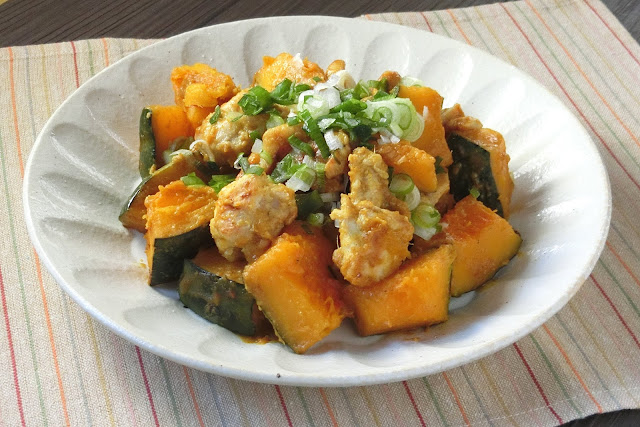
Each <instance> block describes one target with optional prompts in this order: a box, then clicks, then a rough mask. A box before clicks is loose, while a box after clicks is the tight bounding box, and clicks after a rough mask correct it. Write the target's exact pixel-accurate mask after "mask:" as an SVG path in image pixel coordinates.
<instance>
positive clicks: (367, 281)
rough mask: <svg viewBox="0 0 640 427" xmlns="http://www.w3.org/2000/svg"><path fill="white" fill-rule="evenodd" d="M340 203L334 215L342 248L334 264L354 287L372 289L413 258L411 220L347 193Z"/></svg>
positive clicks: (334, 255)
mask: <svg viewBox="0 0 640 427" xmlns="http://www.w3.org/2000/svg"><path fill="white" fill-rule="evenodd" d="M340 203H341V206H340V209H336V210H334V211H333V212H332V213H331V218H332V219H334V220H338V221H340V247H339V248H338V249H336V250H335V251H334V252H333V262H334V263H335V264H336V265H337V266H338V267H339V268H340V272H341V273H342V275H343V276H344V278H345V279H347V281H349V283H351V284H352V285H356V286H368V285H372V284H374V283H376V282H378V281H380V280H382V279H384V278H385V277H387V276H389V275H390V274H391V273H393V272H394V271H396V269H397V268H398V267H399V266H400V264H401V263H402V261H404V260H405V259H406V258H408V257H409V249H408V248H409V242H410V241H411V238H412V237H413V226H412V225H411V223H410V222H409V219H408V218H407V217H406V216H404V215H402V214H401V213H399V212H397V211H392V210H389V209H383V208H380V207H378V206H375V205H374V204H373V203H371V202H370V201H368V200H363V201H360V202H358V203H353V201H352V199H351V196H349V195H346V194H343V195H342V197H341V200H340Z"/></svg>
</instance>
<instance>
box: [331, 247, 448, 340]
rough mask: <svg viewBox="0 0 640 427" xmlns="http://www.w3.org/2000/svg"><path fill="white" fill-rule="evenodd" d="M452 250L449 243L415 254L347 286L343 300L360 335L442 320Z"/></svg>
mask: <svg viewBox="0 0 640 427" xmlns="http://www.w3.org/2000/svg"><path fill="white" fill-rule="evenodd" d="M454 258H455V251H454V250H453V247H452V246H451V245H442V246H440V247H438V248H436V249H433V250H430V251H427V252H425V253H421V254H418V255H417V256H416V257H414V258H412V259H411V260H409V261H407V262H405V263H404V264H403V265H402V266H401V267H400V269H398V271H396V272H395V273H394V274H392V275H391V276H389V277H388V278H386V279H384V280H382V281H380V282H378V283H376V284H374V285H372V286H369V287H356V286H348V287H347V288H346V289H345V292H344V295H345V301H346V302H347V304H348V305H349V306H350V307H351V308H352V309H353V312H354V319H355V323H356V327H357V329H358V333H359V334H360V335H363V336H368V335H374V334H382V333H386V332H391V331H397V330H403V329H410V328H415V327H419V326H427V325H432V324H435V323H440V322H444V321H446V320H447V318H448V309H449V284H450V280H451V266H452V263H453V260H454Z"/></svg>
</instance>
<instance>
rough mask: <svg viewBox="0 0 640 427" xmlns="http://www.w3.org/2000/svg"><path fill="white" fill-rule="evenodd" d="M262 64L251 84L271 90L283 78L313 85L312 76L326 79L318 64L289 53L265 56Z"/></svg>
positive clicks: (321, 79)
mask: <svg viewBox="0 0 640 427" xmlns="http://www.w3.org/2000/svg"><path fill="white" fill-rule="evenodd" d="M262 62H263V66H262V68H260V69H259V70H258V71H257V72H256V73H255V75H254V76H253V84H255V85H258V86H262V87H263V88H265V89H266V90H268V91H272V90H273V89H275V87H276V86H277V85H278V84H279V83H280V82H281V81H282V80H284V79H289V80H291V81H294V82H296V83H306V84H308V85H311V86H314V85H315V84H316V81H315V80H314V77H316V78H318V79H320V81H325V80H326V79H327V77H326V75H325V72H324V70H322V68H320V66H318V64H316V63H314V62H311V61H309V60H307V59H306V58H305V59H300V60H298V59H296V58H295V57H294V56H292V55H291V54H290V53H281V54H279V55H278V56H276V57H275V58H274V57H271V56H265V57H263V58H262Z"/></svg>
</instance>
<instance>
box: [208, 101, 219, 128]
mask: <svg viewBox="0 0 640 427" xmlns="http://www.w3.org/2000/svg"><path fill="white" fill-rule="evenodd" d="M219 118H220V106H219V105H216V109H215V110H214V111H213V114H212V115H211V117H210V118H209V123H211V124H212V125H213V124H215V123H216V122H217V121H218V119H219Z"/></svg>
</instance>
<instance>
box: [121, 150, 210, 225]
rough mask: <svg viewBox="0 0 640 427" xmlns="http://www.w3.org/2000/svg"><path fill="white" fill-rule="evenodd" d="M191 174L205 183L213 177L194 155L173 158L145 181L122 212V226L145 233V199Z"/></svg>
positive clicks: (187, 154)
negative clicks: (193, 173) (159, 189)
mask: <svg viewBox="0 0 640 427" xmlns="http://www.w3.org/2000/svg"><path fill="white" fill-rule="evenodd" d="M191 172H195V173H196V174H197V175H198V176H199V177H200V178H201V179H202V180H204V181H205V182H208V180H209V177H210V176H211V170H210V169H209V166H208V165H206V164H205V163H203V162H201V161H200V160H199V159H197V158H196V156H195V155H193V154H192V153H184V154H177V155H175V156H173V159H172V160H171V163H169V164H167V165H165V166H163V167H161V168H160V169H158V170H157V171H155V172H153V173H152V174H151V175H150V176H148V177H146V178H145V179H143V180H142V182H141V183H140V184H139V185H138V187H136V189H135V190H134V191H133V194H131V196H130V197H129V200H127V203H126V204H125V205H124V206H123V208H122V211H121V212H120V217H119V219H120V222H121V223H122V225H124V226H125V227H127V228H131V229H134V230H137V231H139V232H141V233H144V232H145V224H146V221H145V219H144V215H145V214H146V212H147V208H145V206H144V200H145V198H146V197H147V196H149V195H151V194H155V193H156V192H157V191H158V187H159V186H161V185H167V184H169V183H170V182H172V181H176V180H179V179H180V178H181V177H183V176H186V175H188V174H190V173H191Z"/></svg>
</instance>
